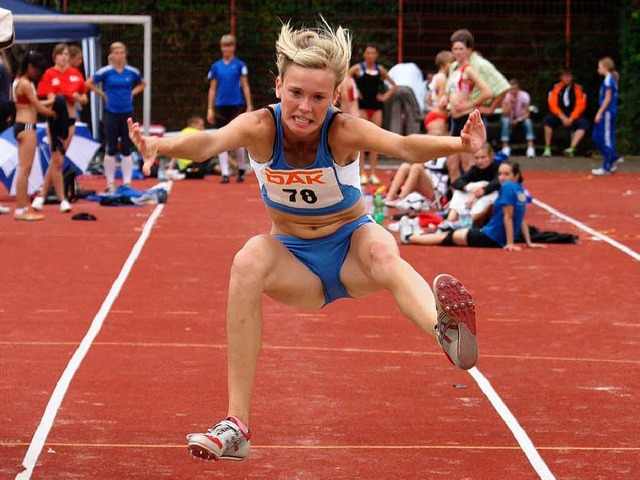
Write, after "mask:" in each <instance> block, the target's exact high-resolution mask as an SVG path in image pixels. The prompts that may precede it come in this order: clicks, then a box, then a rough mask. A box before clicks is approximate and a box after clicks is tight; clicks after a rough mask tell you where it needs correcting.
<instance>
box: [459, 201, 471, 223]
mask: <svg viewBox="0 0 640 480" xmlns="http://www.w3.org/2000/svg"><path fill="white" fill-rule="evenodd" d="M458 223H459V224H460V228H471V227H472V226H473V219H472V218H471V211H470V210H469V207H467V206H465V207H464V210H462V212H460V218H459V219H458Z"/></svg>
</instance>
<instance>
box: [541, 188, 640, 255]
mask: <svg viewBox="0 0 640 480" xmlns="http://www.w3.org/2000/svg"><path fill="white" fill-rule="evenodd" d="M533 204H534V205H537V206H538V207H540V208H542V209H543V210H546V211H547V212H549V213H550V214H551V215H554V216H556V217H558V218H559V219H561V220H564V221H565V222H569V223H571V224H573V225H575V226H576V227H578V228H579V229H580V230H582V231H584V232H587V233H588V234H590V235H592V236H594V237H596V238H597V239H598V240H602V241H603V242H606V243H608V244H609V245H611V246H612V247H614V248H617V249H618V250H620V251H621V252H622V253H626V254H627V255H629V256H630V257H631V258H633V259H634V260H637V261H640V253H638V252H636V251H635V250H632V249H631V248H629V247H627V246H626V245H623V244H622V243H620V242H617V241H615V240H613V239H612V238H611V237H608V236H607V235H603V234H602V233H600V232H598V231H597V230H594V229H593V228H591V227H588V226H586V225H585V224H584V223H582V222H580V221H578V220H576V219H575V218H573V217H570V216H569V215H565V214H564V213H562V212H560V211H559V210H556V209H555V208H553V207H552V206H550V205H547V204H546V203H544V202H541V201H540V200H537V199H535V198H534V199H533Z"/></svg>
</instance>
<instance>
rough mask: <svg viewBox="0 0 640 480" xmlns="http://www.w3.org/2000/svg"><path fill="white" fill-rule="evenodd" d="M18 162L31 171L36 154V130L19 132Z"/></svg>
mask: <svg viewBox="0 0 640 480" xmlns="http://www.w3.org/2000/svg"><path fill="white" fill-rule="evenodd" d="M17 140H18V144H19V145H20V147H19V148H18V162H19V165H20V167H21V168H22V169H24V170H29V171H31V167H32V165H33V158H34V156H35V154H36V146H37V143H38V137H37V135H36V131H35V130H23V131H22V132H20V133H19V134H18V139H17Z"/></svg>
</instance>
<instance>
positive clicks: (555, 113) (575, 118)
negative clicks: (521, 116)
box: [542, 69, 589, 157]
mask: <svg viewBox="0 0 640 480" xmlns="http://www.w3.org/2000/svg"><path fill="white" fill-rule="evenodd" d="M548 103H549V113H548V114H547V116H546V117H545V118H544V152H543V154H542V155H543V156H545V157H550V156H551V137H552V135H553V130H555V129H556V128H558V127H560V126H562V127H565V128H570V129H571V131H572V135H571V145H570V146H569V148H566V149H565V150H564V151H563V153H564V155H566V156H567V157H573V156H574V155H575V152H576V147H577V146H578V144H579V143H580V140H582V138H583V137H584V135H585V133H586V131H587V130H588V129H589V122H588V120H587V119H586V118H584V117H583V114H584V111H585V109H586V108H587V96H586V95H585V93H584V90H583V89H582V87H581V86H580V85H578V84H577V83H575V82H574V81H573V73H571V70H568V69H565V70H563V71H562V72H561V73H560V82H558V83H556V84H555V85H554V87H553V90H551V92H549V99H548Z"/></svg>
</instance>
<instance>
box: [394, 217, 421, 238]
mask: <svg viewBox="0 0 640 480" xmlns="http://www.w3.org/2000/svg"><path fill="white" fill-rule="evenodd" d="M422 233H423V232H422V228H421V227H420V219H419V218H418V217H414V218H410V217H409V216H408V215H403V216H402V217H401V218H400V221H399V222H398V235H399V237H400V243H403V244H405V245H408V244H409V243H411V242H410V241H409V237H411V235H422Z"/></svg>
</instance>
